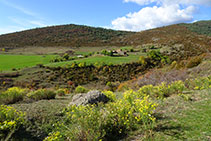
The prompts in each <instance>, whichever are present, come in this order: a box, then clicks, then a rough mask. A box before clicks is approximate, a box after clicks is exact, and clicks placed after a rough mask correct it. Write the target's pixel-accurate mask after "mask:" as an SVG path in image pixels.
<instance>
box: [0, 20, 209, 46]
mask: <svg viewBox="0 0 211 141" xmlns="http://www.w3.org/2000/svg"><path fill="white" fill-rule="evenodd" d="M207 35H211V21H200V22H196V23H192V24H177V25H170V26H165V27H160V28H155V29H151V30H146V31H142V32H127V31H116V30H110V29H103V28H94V27H89V26H81V25H73V24H70V25H60V26H51V27H44V28H37V29H32V30H26V31H22V32H16V33H11V34H5V35H1V36H0V47H9V48H10V47H26V46H28V47H31V46H32V47H33V46H42V47H43V46H44V47H47V46H48V47H58V46H59V47H82V46H83V47H97V46H98V47H100V46H125V45H133V46H137V45H143V44H151V43H152V44H161V45H167V46H172V45H175V44H182V45H183V46H185V47H188V49H189V47H190V48H195V47H197V48H206V49H207V48H209V47H210V45H211V40H210V39H211V37H209V36H207Z"/></svg>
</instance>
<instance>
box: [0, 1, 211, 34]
mask: <svg viewBox="0 0 211 141" xmlns="http://www.w3.org/2000/svg"><path fill="white" fill-rule="evenodd" d="M199 20H211V0H0V34H5V33H11V32H17V31H22V30H27V29H32V28H38V27H46V26H52V25H63V24H80V25H88V26H94V27H104V28H110V29H115V30H127V31H142V30H147V29H151V28H156V27H161V26H166V25H170V24H177V23H191V22H195V21H199Z"/></svg>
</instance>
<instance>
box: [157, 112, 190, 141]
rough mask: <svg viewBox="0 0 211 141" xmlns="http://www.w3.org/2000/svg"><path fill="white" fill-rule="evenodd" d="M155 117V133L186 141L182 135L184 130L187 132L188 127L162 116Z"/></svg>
mask: <svg viewBox="0 0 211 141" xmlns="http://www.w3.org/2000/svg"><path fill="white" fill-rule="evenodd" d="M155 117H156V119H157V125H156V126H155V127H154V129H153V130H154V131H155V132H160V133H163V134H165V135H167V136H171V137H173V138H175V139H179V140H187V138H185V137H184V136H183V135H184V131H185V130H189V128H188V127H186V126H185V125H181V124H180V123H178V122H177V121H175V120H174V119H172V118H171V117H168V116H163V115H162V114H156V115H155Z"/></svg>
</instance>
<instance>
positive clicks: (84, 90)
mask: <svg viewBox="0 0 211 141" xmlns="http://www.w3.org/2000/svg"><path fill="white" fill-rule="evenodd" d="M88 91H89V90H88V89H86V88H84V87H83V86H78V87H76V88H75V93H87V92H88Z"/></svg>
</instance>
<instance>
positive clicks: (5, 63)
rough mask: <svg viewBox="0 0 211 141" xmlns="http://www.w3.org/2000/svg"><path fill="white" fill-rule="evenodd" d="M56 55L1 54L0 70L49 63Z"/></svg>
mask: <svg viewBox="0 0 211 141" xmlns="http://www.w3.org/2000/svg"><path fill="white" fill-rule="evenodd" d="M53 57H55V55H5V54H4V55H3V54H1V55H0V71H10V70H12V69H22V68H25V67H33V66H35V65H37V64H47V63H49V62H50V60H51V59H52V58H53Z"/></svg>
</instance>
